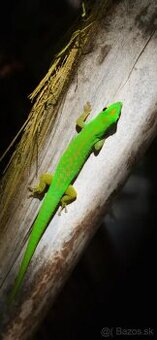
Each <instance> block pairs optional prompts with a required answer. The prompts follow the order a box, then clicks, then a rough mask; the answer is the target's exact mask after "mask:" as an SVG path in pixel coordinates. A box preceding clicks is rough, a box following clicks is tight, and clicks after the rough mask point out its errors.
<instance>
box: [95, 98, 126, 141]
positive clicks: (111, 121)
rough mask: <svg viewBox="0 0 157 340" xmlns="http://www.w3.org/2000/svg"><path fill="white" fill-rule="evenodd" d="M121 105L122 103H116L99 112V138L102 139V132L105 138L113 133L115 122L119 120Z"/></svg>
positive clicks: (115, 127) (115, 126)
mask: <svg viewBox="0 0 157 340" xmlns="http://www.w3.org/2000/svg"><path fill="white" fill-rule="evenodd" d="M122 105H123V104H122V102H116V103H113V104H111V105H109V106H108V107H105V108H104V109H103V110H102V111H101V113H100V116H99V117H100V120H99V132H98V135H99V137H102V135H103V133H104V131H105V135H107V136H108V135H111V134H113V133H115V131H116V129H117V122H118V120H119V118H120V114H121V110H122ZM100 127H101V128H100Z"/></svg>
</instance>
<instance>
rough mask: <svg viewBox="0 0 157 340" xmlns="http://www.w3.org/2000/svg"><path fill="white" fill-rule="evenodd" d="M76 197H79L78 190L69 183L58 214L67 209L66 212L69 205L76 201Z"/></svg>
mask: <svg viewBox="0 0 157 340" xmlns="http://www.w3.org/2000/svg"><path fill="white" fill-rule="evenodd" d="M76 198H77V192H76V190H75V188H74V187H73V185H69V187H68V188H67V190H66V191H65V194H64V195H63V197H62V198H61V200H60V205H61V207H60V210H59V213H58V215H59V216H60V215H61V212H62V210H63V209H65V212H67V205H68V204H70V203H72V202H73V201H75V199H76Z"/></svg>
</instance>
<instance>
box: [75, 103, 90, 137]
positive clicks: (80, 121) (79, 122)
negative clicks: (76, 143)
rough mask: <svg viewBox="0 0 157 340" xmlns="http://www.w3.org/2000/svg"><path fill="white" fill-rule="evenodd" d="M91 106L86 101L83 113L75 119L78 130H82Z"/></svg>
mask: <svg viewBox="0 0 157 340" xmlns="http://www.w3.org/2000/svg"><path fill="white" fill-rule="evenodd" d="M91 110H92V108H91V105H90V103H89V102H87V103H86V104H85V105H84V107H83V113H82V114H81V116H80V117H79V118H78V119H77V120H76V127H77V128H78V129H79V131H80V130H82V129H83V128H84V126H85V120H86V119H87V117H88V116H89V114H90V112H91Z"/></svg>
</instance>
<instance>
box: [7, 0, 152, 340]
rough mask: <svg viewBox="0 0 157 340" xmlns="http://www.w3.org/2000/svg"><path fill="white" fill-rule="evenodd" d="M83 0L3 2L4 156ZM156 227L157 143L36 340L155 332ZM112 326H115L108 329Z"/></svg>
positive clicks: (91, 245)
mask: <svg viewBox="0 0 157 340" xmlns="http://www.w3.org/2000/svg"><path fill="white" fill-rule="evenodd" d="M79 3H80V1H74V0H73V1H72V0H71V1H70V0H69V1H68V0H67V1H61V0H60V1H48V0H46V1H41V0H38V1H37V0H36V1H35V0H27V1H23V0H20V1H18V0H14V1H5V2H4V3H3V6H2V7H1V11H0V154H2V152H3V151H4V150H5V148H6V147H7V146H8V144H9V143H10V141H11V140H12V138H13V137H14V136H15V134H16V133H17V132H18V130H19V129H20V127H21V125H22V124H23V123H24V121H25V119H26V117H27V115H28V113H29V111H30V108H31V104H30V102H29V100H28V99H27V96H28V94H30V93H31V91H32V90H33V89H34V88H35V86H36V85H37V84H38V82H39V81H40V80H41V79H42V77H43V76H44V75H45V73H46V72H47V70H48V67H49V65H50V63H51V61H52V57H53V55H54V53H55V52H56V51H57V48H58V40H60V39H62V37H63V35H64V34H65V32H66V31H67V30H68V28H69V27H70V26H71V24H72V23H73V22H74V21H75V20H76V18H77V15H79V13H80V8H79ZM87 100H88V98H87ZM7 160H8V157H6V159H5V161H4V162H3V164H1V167H2V168H3V167H4V165H5V163H6V162H7ZM156 227H157V140H155V141H154V142H153V143H152V145H151V146H150V148H149V150H148V152H147V154H146V155H145V157H144V159H143V160H142V161H140V162H139V164H138V165H137V167H136V169H134V172H133V173H132V175H131V176H130V178H129V180H128V181H127V183H126V185H125V187H124V188H123V190H122V191H121V194H120V195H119V196H118V197H117V199H116V201H115V203H114V205H113V207H112V211H110V213H109V214H108V215H107V216H106V218H105V220H104V223H103V225H102V226H101V227H100V229H99V231H98V232H97V234H96V235H95V237H94V238H93V240H92V242H91V243H90V245H89V246H88V248H87V249H86V251H85V253H84V255H83V256H82V258H81V260H80V262H79V264H78V265H77V267H76V268H75V270H74V271H73V273H72V275H71V277H70V278H69V280H68V282H67V283H66V285H65V287H64V289H63V290H62V292H61V293H60V295H59V296H58V298H57V300H56V302H55V305H54V306H53V308H52V310H50V312H49V314H48V315H47V317H46V319H45V320H44V321H43V323H42V324H41V326H40V328H39V330H38V332H37V333H36V334H35V335H34V337H33V340H37V339H38V340H40V339H41V340H45V339H46V340H49V339H52V338H53V339H55V340H61V339H66V340H74V339H75V340H79V339H94V340H95V339H96V340H97V339H102V338H103V337H110V338H111V337H112V335H113V336H115V335H116V327H121V329H124V328H129V329H132V331H131V332H132V336H133V334H136V335H135V336H134V338H137V336H138V335H137V330H138V329H141V330H142V331H143V330H144V329H149V328H151V329H153V331H154V333H155V332H156V329H155V327H156V322H155V321H156V318H155V312H154V309H155V302H156V301H155V300H156V294H155V293H156V275H155V274H156ZM105 327H107V328H108V329H109V331H108V330H103V331H101V330H102V329H103V328H105ZM120 331H121V330H119V332H120ZM107 332H109V333H107ZM117 332H118V330H117ZM111 333H112V334H111ZM106 334H108V336H107V335H106ZM151 336H152V333H151V330H150V335H149V336H148V335H145V336H144V335H143V336H138V338H142V339H143V338H144V339H147V338H151Z"/></svg>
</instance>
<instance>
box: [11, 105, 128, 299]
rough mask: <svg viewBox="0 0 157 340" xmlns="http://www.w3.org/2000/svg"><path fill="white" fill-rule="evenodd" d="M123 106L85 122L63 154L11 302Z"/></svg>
mask: <svg viewBox="0 0 157 340" xmlns="http://www.w3.org/2000/svg"><path fill="white" fill-rule="evenodd" d="M121 108H122V103H121V102H117V103H114V104H112V105H110V106H109V107H108V108H105V109H104V110H103V111H101V112H100V113H99V114H98V115H97V116H96V117H95V118H94V119H92V120H91V121H90V122H89V123H84V124H83V127H82V130H81V131H80V132H79V133H78V134H77V135H76V136H75V137H74V138H73V139H72V140H71V142H70V144H69V145H68V147H67V149H66V150H65V152H64V153H63V155H62V156H61V158H60V160H59V163H58V165H57V168H56V171H55V173H54V176H53V181H52V183H51V185H50V187H49V189H48V192H47V194H46V196H45V198H44V201H43V203H42V206H41V208H40V210H39V213H38V216H37V218H36V220H35V222H34V225H33V228H32V232H31V234H30V238H29V241H28V245H27V248H26V251H25V254H24V257H23V260H22V262H21V266H20V269H19V272H18V275H17V278H16V280H15V284H14V286H13V289H12V291H11V293H10V295H9V301H12V300H13V299H14V298H15V296H16V294H17V292H18V291H19V288H20V286H21V284H22V282H23V279H24V275H25V273H26V271H27V268H28V265H29V263H30V260H31V258H32V256H33V254H34V252H35V249H36V247H37V245H38V243H39V241H40V239H41V236H42V235H43V233H44V231H45V229H46V227H47V226H48V224H49V222H50V220H51V218H52V216H53V215H54V213H55V211H56V209H57V207H58V205H59V203H60V201H61V198H62V197H63V195H64V193H65V192H66V190H67V188H68V187H69V185H70V184H71V183H72V182H73V180H74V179H75V178H76V176H77V175H78V173H79V172H80V170H81V168H82V166H83V164H84V163H85V161H86V159H87V158H88V156H89V154H90V153H91V152H92V151H93V148H94V146H95V147H96V146H98V148H96V149H97V150H98V149H100V147H99V143H100V141H102V140H103V139H104V135H105V133H106V132H107V130H108V129H109V128H110V127H111V126H112V125H114V124H115V123H117V121H118V119H119V117H120V114H121ZM84 120H85V119H84ZM100 144H101V143H100ZM101 146H102V145H101Z"/></svg>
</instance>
